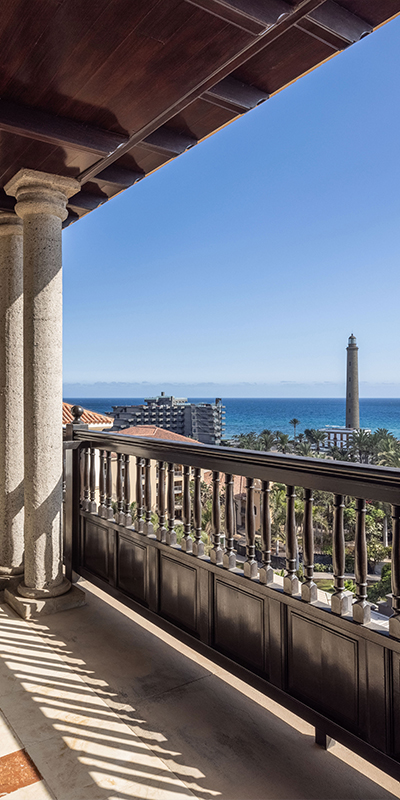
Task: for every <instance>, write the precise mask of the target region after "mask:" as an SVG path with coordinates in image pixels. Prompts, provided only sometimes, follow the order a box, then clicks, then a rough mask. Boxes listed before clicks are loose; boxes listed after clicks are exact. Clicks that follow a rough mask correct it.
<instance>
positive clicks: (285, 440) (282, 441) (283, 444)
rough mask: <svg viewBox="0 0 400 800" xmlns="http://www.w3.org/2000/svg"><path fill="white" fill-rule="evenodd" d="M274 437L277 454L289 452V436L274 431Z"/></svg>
mask: <svg viewBox="0 0 400 800" xmlns="http://www.w3.org/2000/svg"><path fill="white" fill-rule="evenodd" d="M275 436H276V445H277V448H278V451H279V453H288V452H290V439H289V435H288V434H287V433H282V431H276V433H275Z"/></svg>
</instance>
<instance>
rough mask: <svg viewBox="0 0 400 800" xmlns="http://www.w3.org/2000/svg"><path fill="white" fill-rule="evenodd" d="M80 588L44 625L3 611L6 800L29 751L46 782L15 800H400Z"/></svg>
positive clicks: (167, 640) (150, 628)
mask: <svg viewBox="0 0 400 800" xmlns="http://www.w3.org/2000/svg"><path fill="white" fill-rule="evenodd" d="M80 585H81V586H82V588H85V590H86V592H87V605H86V606H85V607H84V608H80V609H76V610H73V611H64V612H62V613H60V614H55V615H53V616H49V617H45V618H44V620H43V621H42V620H40V621H38V622H25V621H23V620H21V619H19V618H18V617H17V616H16V615H15V614H14V612H12V611H11V610H10V609H9V608H8V606H5V605H3V606H0V620H1V622H0V625H1V628H0V638H1V656H2V657H1V658H0V709H1V712H2V715H3V717H2V718H0V743H1V744H0V796H3V795H2V794H1V793H2V792H4V791H5V789H4V788H3V789H2V788H1V783H2V780H1V778H2V769H3V770H4V764H5V760H4V759H5V757H6V756H7V755H8V754H12V753H14V752H15V751H16V750H19V749H20V748H24V750H25V751H26V753H28V755H29V757H30V758H31V759H32V761H33V763H34V765H35V766H36V768H37V770H38V772H39V773H40V775H41V776H42V777H43V780H42V781H40V780H39V776H36V778H35V779H34V780H35V782H32V781H31V783H30V785H27V786H26V787H25V788H18V789H16V791H12V792H11V794H7V793H6V794H5V796H6V797H10V799H11V798H16V800H43V799H44V798H57V800H128V799H129V798H154V799H155V800H178V798H180V799H181V800H183V798H185V797H188V798H189V797H195V798H199V799H200V798H201V800H208V798H210V800H211V799H212V798H219V799H220V800H303V799H304V800H314V798H315V800H389V798H393V797H396V798H399V797H400V783H398V782H397V781H395V780H393V779H392V778H389V777H388V776H386V775H384V774H383V773H382V772H380V771H379V770H377V769H375V768H374V767H372V766H371V765H369V764H368V763H367V762H365V761H363V760H362V759H360V758H358V757H357V756H355V755H353V754H352V753H350V752H349V751H348V750H346V749H345V748H344V747H342V746H340V745H338V744H335V745H334V746H333V747H332V748H331V749H329V751H327V752H326V751H324V750H323V749H321V748H319V747H317V746H316V745H315V744H314V743H313V742H314V730H313V728H312V727H311V726H310V725H308V724H306V723H305V722H303V721H302V720H300V719H299V718H298V717H296V716H294V715H293V714H291V713H290V712H288V711H286V710H285V709H284V708H282V707H281V706H279V705H278V704H277V703H275V702H273V701H272V700H269V699H268V698H266V697H265V696H264V695H263V694H262V693H260V692H259V691H257V690H256V689H254V688H251V687H249V686H248V685H247V684H246V683H244V682H243V681H242V680H240V679H239V678H238V677H235V676H232V675H231V674H230V673H229V672H227V671H226V670H225V669H224V668H222V667H221V666H220V665H218V664H216V663H215V662H214V661H213V660H211V659H209V658H208V657H206V656H205V655H203V654H202V653H199V652H197V650H196V649H194V648H192V647H190V646H189V645H188V644H185V643H182V641H180V639H179V638H177V637H175V636H174V635H173V632H172V633H171V632H170V631H167V630H164V629H163V628H161V627H159V626H158V625H156V624H154V623H153V622H151V621H149V620H148V619H146V617H145V616H143V615H142V614H141V613H138V612H137V611H136V610H131V609H130V608H127V607H125V606H124V605H122V604H121V603H119V602H118V601H117V600H114V599H112V598H111V597H109V596H107V595H105V594H104V593H103V592H102V591H101V590H99V589H97V588H96V587H94V586H92V585H91V584H88V583H86V582H85V581H80ZM26 780H28V781H29V777H28V778H27V779H26ZM11 788H12V787H11V785H10V788H8V790H7V791H10V789H11Z"/></svg>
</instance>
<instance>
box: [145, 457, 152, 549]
mask: <svg viewBox="0 0 400 800" xmlns="http://www.w3.org/2000/svg"><path fill="white" fill-rule="evenodd" d="M144 504H145V509H146V512H145V524H144V532H145V533H146V534H147V536H152V534H153V533H154V528H153V523H152V521H151V462H150V459H149V458H145V460H144Z"/></svg>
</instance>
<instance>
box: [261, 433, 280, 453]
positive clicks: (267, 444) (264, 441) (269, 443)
mask: <svg viewBox="0 0 400 800" xmlns="http://www.w3.org/2000/svg"><path fill="white" fill-rule="evenodd" d="M258 441H259V446H260V450H267V451H268V450H272V448H273V447H274V445H275V444H276V439H275V434H274V433H272V431H269V430H268V428H266V429H265V430H263V431H261V433H260V435H259V437H258Z"/></svg>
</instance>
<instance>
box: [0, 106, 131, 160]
mask: <svg viewBox="0 0 400 800" xmlns="http://www.w3.org/2000/svg"><path fill="white" fill-rule="evenodd" d="M0 130H3V131H7V132H8V133H15V134H17V135H18V136H27V137H28V138H30V139H37V140H38V141H40V142H48V143H49V144H55V145H64V144H65V145H69V146H72V147H77V148H78V149H79V150H85V151H89V152H90V153H97V154H98V155H107V154H108V153H112V152H114V150H115V149H116V148H117V147H119V146H120V145H121V144H123V143H124V142H125V141H126V140H127V137H126V136H122V135H121V134H117V133H113V132H112V131H106V130H101V129H99V128H95V127H93V126H90V125H85V124H83V123H82V122H75V121H74V120H71V119H66V118H65V117H58V116H55V115H52V114H48V113H47V112H45V111H40V110H38V109H36V108H32V107H29V106H21V105H18V104H17V103H13V102H10V101H9V100H0Z"/></svg>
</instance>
